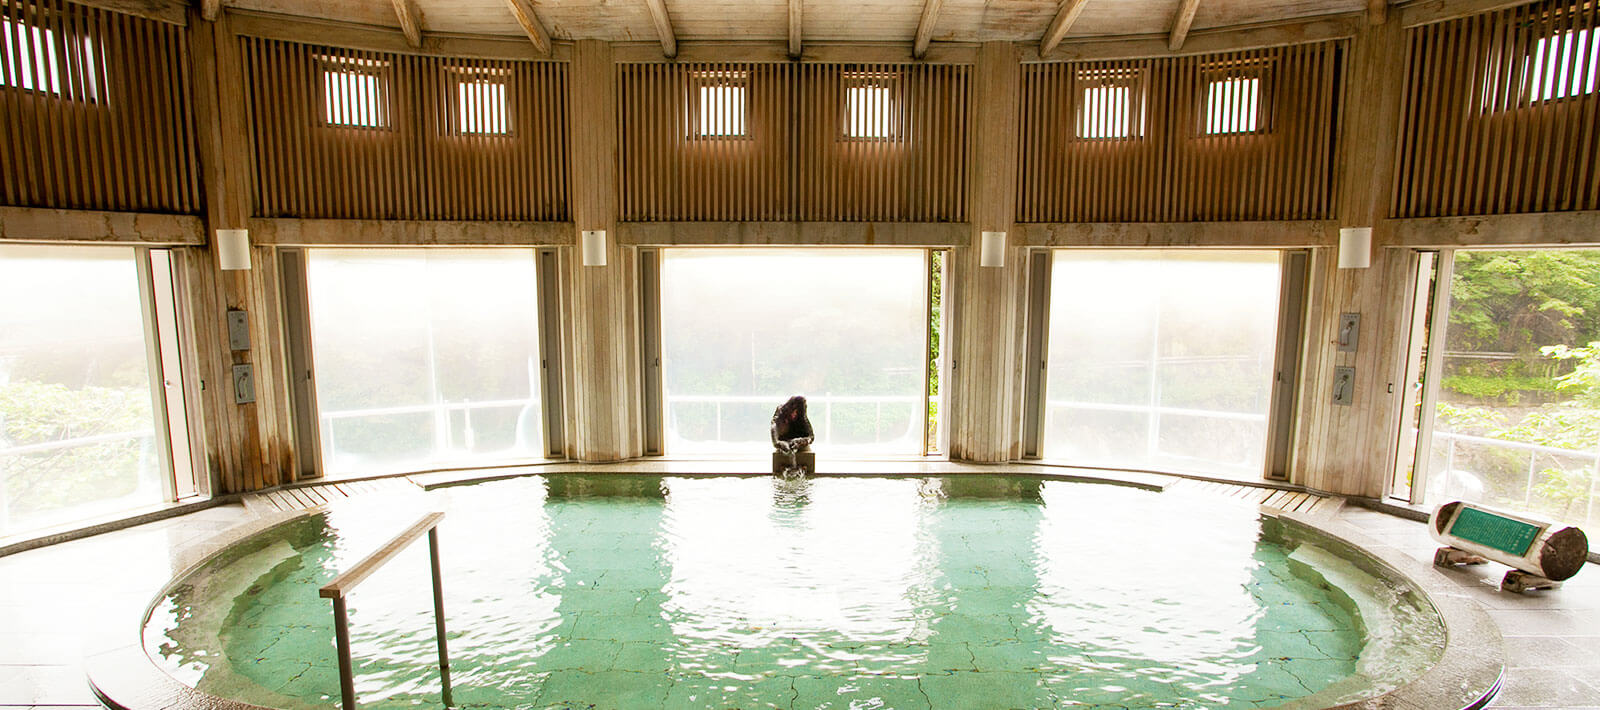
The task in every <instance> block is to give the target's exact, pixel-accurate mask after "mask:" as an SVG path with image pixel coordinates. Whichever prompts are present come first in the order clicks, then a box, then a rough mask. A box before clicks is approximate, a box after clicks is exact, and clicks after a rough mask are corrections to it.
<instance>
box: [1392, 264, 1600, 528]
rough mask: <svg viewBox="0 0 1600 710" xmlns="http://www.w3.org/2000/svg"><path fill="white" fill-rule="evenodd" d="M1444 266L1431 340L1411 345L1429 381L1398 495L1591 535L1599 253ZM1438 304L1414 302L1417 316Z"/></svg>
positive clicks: (1598, 419) (1599, 465) (1598, 508)
mask: <svg viewBox="0 0 1600 710" xmlns="http://www.w3.org/2000/svg"><path fill="white" fill-rule="evenodd" d="M1424 256H1425V257H1426V258H1427V259H1428V260H1429V261H1427V262H1425V263H1431V259H1432V257H1431V255H1424ZM1439 264H1440V266H1439V267H1438V271H1439V277H1438V279H1437V280H1436V283H1437V284H1438V285H1437V289H1438V291H1440V292H1441V293H1439V294H1438V296H1437V297H1436V300H1435V301H1434V303H1436V304H1438V306H1439V307H1438V308H1436V310H1434V311H1433V314H1434V317H1433V318H1432V323H1431V329H1430V330H1428V331H1426V333H1427V335H1428V336H1431V337H1427V338H1423V337H1413V338H1412V359H1413V360H1415V361H1418V362H1421V363H1424V364H1422V365H1420V366H1419V367H1418V368H1416V369H1420V370H1421V371H1422V372H1424V373H1425V374H1424V375H1423V376H1422V377H1421V378H1420V380H1418V382H1420V385H1417V386H1418V387H1419V391H1421V392H1422V394H1423V395H1424V396H1423V397H1421V398H1420V401H1418V402H1416V405H1417V407H1418V408H1419V409H1421V408H1423V407H1426V409H1424V410H1423V411H1421V413H1420V414H1421V415H1420V416H1418V417H1415V418H1410V417H1408V418H1407V422H1408V424H1411V425H1412V426H1415V427H1416V430H1417V431H1413V432H1404V433H1405V434H1407V436H1405V437H1403V440H1404V441H1405V442H1406V443H1408V444H1409V443H1410V439H1409V435H1411V434H1414V433H1420V434H1421V435H1422V436H1421V438H1420V439H1419V440H1418V445H1417V446H1416V447H1415V449H1416V450H1417V454H1416V458H1415V460H1414V461H1411V460H1406V459H1405V458H1403V457H1402V458H1401V460H1400V461H1398V462H1397V464H1398V471H1397V476H1396V481H1395V485H1394V487H1393V489H1392V491H1391V492H1392V493H1394V494H1396V495H1398V496H1400V497H1403V498H1409V499H1411V500H1413V501H1415V502H1418V503H1426V504H1428V505H1435V504H1438V503H1441V502H1444V501H1446V500H1456V499H1464V500H1469V501H1474V502H1478V503H1483V504H1487V505H1491V506H1496V507H1501V508H1508V509H1512V510H1518V511H1527V512H1531V513H1535V514H1538V515H1541V516H1544V517H1548V518H1553V519H1555V520H1558V521H1562V522H1568V523H1573V524H1579V525H1588V526H1591V527H1592V526H1593V524H1594V523H1596V522H1600V505H1597V503H1596V500H1597V496H1596V494H1597V489H1596V482H1595V481H1596V478H1597V476H1596V473H1597V472H1600V389H1596V386H1597V385H1600V250H1560V249H1545V250H1537V251H1495V250H1457V251H1455V252H1454V253H1446V254H1444V255H1442V257H1441V258H1440V259H1439ZM1419 275H1420V276H1419V278H1426V276H1427V274H1426V273H1425V270H1421V269H1419ZM1418 293H1419V294H1421V293H1423V289H1421V288H1419V289H1418ZM1428 305H1429V304H1428V302H1427V301H1426V299H1423V298H1419V299H1418V306H1417V307H1418V308H1419V309H1427V308H1428ZM1441 312H1442V313H1443V314H1444V315H1445V318H1444V319H1440V318H1439V317H1438V314H1439V313H1441ZM1416 330H1418V331H1419V332H1422V329H1421V328H1418V329H1416ZM1430 343H1431V346H1430ZM1411 450H1412V447H1409V446H1404V447H1402V451H1403V452H1406V451H1411ZM1413 464H1414V468H1412V466H1413Z"/></svg>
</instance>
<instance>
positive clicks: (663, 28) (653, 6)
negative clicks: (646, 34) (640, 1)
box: [644, 0, 678, 57]
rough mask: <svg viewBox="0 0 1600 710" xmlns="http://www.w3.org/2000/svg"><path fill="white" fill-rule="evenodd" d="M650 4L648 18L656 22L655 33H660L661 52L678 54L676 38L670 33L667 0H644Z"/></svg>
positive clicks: (670, 19) (668, 54)
mask: <svg viewBox="0 0 1600 710" xmlns="http://www.w3.org/2000/svg"><path fill="white" fill-rule="evenodd" d="M644 4H646V5H649V6H650V19H651V20H652V21H654V22H655V23H656V34H658V35H661V53H662V54H665V55H667V56H668V57H676V56H678V38H677V36H676V35H673V34H672V18H671V17H668V16H667V0H644Z"/></svg>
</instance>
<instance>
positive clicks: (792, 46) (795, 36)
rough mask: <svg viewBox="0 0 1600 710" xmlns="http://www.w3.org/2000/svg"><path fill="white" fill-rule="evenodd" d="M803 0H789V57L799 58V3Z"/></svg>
mask: <svg viewBox="0 0 1600 710" xmlns="http://www.w3.org/2000/svg"><path fill="white" fill-rule="evenodd" d="M802 2H804V0H789V58H790V59H799V58H800V5H801V3H802Z"/></svg>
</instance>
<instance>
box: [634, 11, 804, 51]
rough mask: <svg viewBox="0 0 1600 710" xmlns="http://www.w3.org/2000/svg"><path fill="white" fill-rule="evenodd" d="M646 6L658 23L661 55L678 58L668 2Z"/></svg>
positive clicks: (676, 39) (676, 40) (657, 29)
mask: <svg viewBox="0 0 1600 710" xmlns="http://www.w3.org/2000/svg"><path fill="white" fill-rule="evenodd" d="M645 5H647V6H649V8H650V19H651V20H652V21H653V22H655V23H656V34H658V35H660V36H661V53H662V54H664V55H666V56H667V58H669V59H670V58H672V57H676V56H678V38H677V36H676V35H674V34H673V33H672V17H671V16H669V15H668V14H667V0H645ZM791 12H792V11H791Z"/></svg>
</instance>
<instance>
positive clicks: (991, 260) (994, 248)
mask: <svg viewBox="0 0 1600 710" xmlns="http://www.w3.org/2000/svg"><path fill="white" fill-rule="evenodd" d="M978 265H979V266H992V267H1000V266H1005V265H1006V233H1005V232H984V233H983V241H982V243H981V245H980V249H979V251H978Z"/></svg>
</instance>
